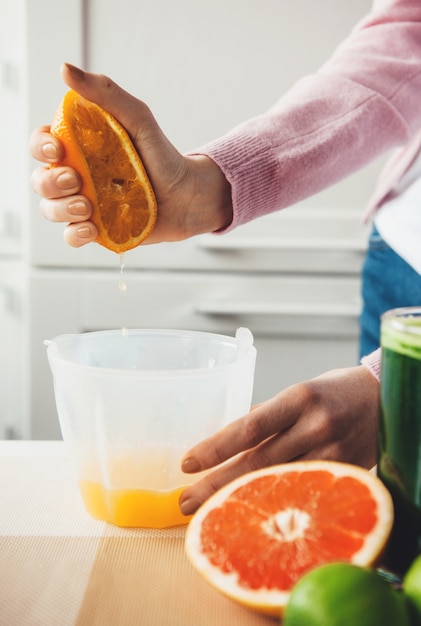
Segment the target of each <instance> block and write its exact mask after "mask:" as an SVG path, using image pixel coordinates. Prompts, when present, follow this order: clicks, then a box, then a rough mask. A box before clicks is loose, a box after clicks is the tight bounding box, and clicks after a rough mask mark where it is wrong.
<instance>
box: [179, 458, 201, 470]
mask: <svg viewBox="0 0 421 626" xmlns="http://www.w3.org/2000/svg"><path fill="white" fill-rule="evenodd" d="M181 469H182V471H183V472H186V474H194V473H195V472H200V470H201V469H202V468H201V466H200V463H199V461H198V460H197V459H196V458H195V457H194V456H188V457H187V458H185V459H184V461H183V462H182V463H181Z"/></svg>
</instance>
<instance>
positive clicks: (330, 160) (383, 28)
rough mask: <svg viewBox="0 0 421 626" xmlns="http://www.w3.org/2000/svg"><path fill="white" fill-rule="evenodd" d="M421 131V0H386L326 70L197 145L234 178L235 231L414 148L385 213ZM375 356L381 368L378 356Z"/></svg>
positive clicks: (404, 157)
mask: <svg viewBox="0 0 421 626" xmlns="http://www.w3.org/2000/svg"><path fill="white" fill-rule="evenodd" d="M276 69H277V68H276ZM420 130H421V0H383V1H379V0H377V2H375V3H374V6H373V10H372V11H371V13H370V14H369V15H368V16H367V17H366V18H364V19H363V20H362V21H361V22H360V23H359V24H358V25H357V26H356V27H355V28H354V29H353V31H352V32H351V33H350V35H349V37H348V38H347V39H346V40H345V41H343V42H342V44H341V45H340V46H339V47H338V48H337V49H336V51H335V52H334V54H333V55H332V56H331V58H330V59H329V60H328V61H327V62H326V63H325V64H324V65H323V66H322V67H321V68H320V70H319V71H318V72H317V73H316V74H314V75H310V76H307V77H305V78H303V79H302V80H300V81H298V82H297V83H296V85H295V86H294V87H293V88H292V89H291V90H290V91H288V92H287V93H286V94H285V95H284V96H283V97H282V98H281V99H280V100H279V101H278V102H277V103H276V104H275V105H274V106H273V107H272V108H271V109H270V110H269V111H267V112H266V113H264V114H262V115H260V116H258V117H256V118H253V119H251V120H249V121H247V122H245V123H243V124H241V125H240V126H238V127H236V128H234V129H233V130H232V131H231V132H229V133H228V134H227V135H225V136H223V137H221V138H220V139H218V140H216V141H213V142H211V143H209V144H207V145H206V146H204V147H202V148H201V149H200V150H198V151H196V152H197V153H200V154H206V155H208V156H209V157H210V158H212V159H213V160H214V161H215V162H216V163H217V164H218V166H219V167H220V168H221V169H222V170H223V172H224V173H225V175H226V177H227V179H228V181H229V182H230V183H231V186H232V200H233V220H232V223H231V225H230V227H229V229H231V228H234V227H236V226H238V225H240V224H243V223H245V222H247V221H249V220H252V219H254V218H256V217H258V216H261V215H264V214H267V213H270V212H273V211H277V210H279V209H282V208H284V207H287V206H290V205H292V204H294V203H296V202H298V201H300V200H302V199H304V198H305V197H308V196H310V195H313V194H315V193H316V192H318V191H320V190H322V189H323V188H325V187H327V186H329V185H331V184H333V183H335V182H338V181H339V180H340V179H342V178H344V177H345V176H348V175H349V174H351V173H352V172H354V171H355V170H357V169H359V168H361V167H363V166H364V165H366V164H368V163H369V162H370V161H372V160H373V159H375V158H376V157H377V156H379V155H380V154H382V153H384V152H385V151H386V150H388V149H390V148H393V147H399V146H400V147H405V146H407V147H406V148H405V149H404V150H403V152H401V153H400V154H399V156H398V157H397V158H396V157H395V158H394V161H393V164H392V165H391V166H389V168H388V174H387V176H386V178H384V177H383V178H382V179H381V182H380V186H379V188H378V189H377V191H376V193H375V196H374V197H373V201H372V203H371V207H370V209H371V210H376V208H378V206H380V204H381V202H382V200H383V199H384V198H385V197H386V196H387V194H388V193H389V192H390V189H391V187H392V186H393V184H394V183H395V182H396V180H397V179H399V177H400V176H401V175H402V172H403V171H405V169H406V168H407V167H408V166H409V165H410V162H411V159H412V158H413V156H414V154H415V155H416V154H417V152H418V150H419V147H420V143H421V132H419V131H420ZM229 229H228V230H229ZM365 363H366V364H367V365H368V366H369V367H370V369H371V370H372V371H373V373H374V374H376V375H378V372H379V367H380V365H379V363H380V357H379V355H378V354H377V353H374V354H373V355H372V356H371V357H370V358H369V359H366V360H365Z"/></svg>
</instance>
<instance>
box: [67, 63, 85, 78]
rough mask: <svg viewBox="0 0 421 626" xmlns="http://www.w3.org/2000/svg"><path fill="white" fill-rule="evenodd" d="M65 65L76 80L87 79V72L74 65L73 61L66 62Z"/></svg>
mask: <svg viewBox="0 0 421 626" xmlns="http://www.w3.org/2000/svg"><path fill="white" fill-rule="evenodd" d="M65 66H66V67H67V69H68V71H69V73H70V74H71V75H72V76H73V78H75V79H76V80H85V72H84V71H83V70H81V69H80V68H79V67H76V65H72V64H71V63H65Z"/></svg>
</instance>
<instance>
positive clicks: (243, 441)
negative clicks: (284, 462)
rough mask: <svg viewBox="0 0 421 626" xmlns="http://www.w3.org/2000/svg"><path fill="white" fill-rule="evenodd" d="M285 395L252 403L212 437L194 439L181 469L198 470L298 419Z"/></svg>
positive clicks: (293, 404) (221, 460) (246, 448)
mask: <svg viewBox="0 0 421 626" xmlns="http://www.w3.org/2000/svg"><path fill="white" fill-rule="evenodd" d="M289 398H290V396H289V395H286V394H285V396H283V395H282V394H278V395H277V396H275V397H274V398H272V399H271V400H268V401H267V402H264V403H262V404H260V405H259V406H256V407H254V408H253V409H252V410H251V411H250V413H248V414H247V415H245V416H244V417H242V418H240V419H238V420H236V421H234V422H232V423H231V424H229V425H228V426H226V427H225V428H223V429H222V430H220V431H218V432H217V433H216V434H215V435H213V436H212V437H209V438H208V439H205V440H204V441H201V442H200V443H198V444H197V445H196V446H195V447H194V448H192V449H191V450H190V451H189V452H187V454H186V455H185V457H184V459H183V461H182V470H183V472H186V473H194V472H199V471H202V470H205V469H208V468H210V467H213V466H215V465H218V464H219V463H222V462H223V461H225V460H226V459H229V458H231V457H233V456H234V455H236V454H238V453H239V452H242V451H244V450H249V449H251V448H254V447H255V446H257V445H258V444H260V443H261V442H262V441H264V440H266V439H268V438H269V437H271V436H273V435H275V434H276V433H279V432H283V431H284V430H286V429H288V428H289V427H290V426H291V425H292V424H294V423H295V421H296V420H297V419H298V417H299V414H300V408H299V406H297V405H296V404H295V403H291V402H289Z"/></svg>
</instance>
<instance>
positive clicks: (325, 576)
mask: <svg viewBox="0 0 421 626" xmlns="http://www.w3.org/2000/svg"><path fill="white" fill-rule="evenodd" d="M410 623H411V622H410V617H409V608H408V604H407V601H406V598H405V596H404V594H403V593H402V592H400V591H397V590H396V589H394V588H393V587H391V586H390V585H389V584H388V583H387V582H386V581H385V580H383V579H382V578H381V577H380V576H379V575H378V574H377V573H376V572H375V571H374V570H370V569H365V568H362V567H359V566H357V565H351V564H350V563H329V564H328V565H322V566H321V567H317V568H316V569H313V570H311V571H310V572H309V573H308V574H305V575H304V576H303V577H302V578H301V579H300V580H299V581H298V582H297V584H296V585H295V586H294V587H293V589H292V591H291V595H290V598H289V601H288V604H287V607H286V611H285V617H284V621H283V625H284V626H410Z"/></svg>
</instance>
